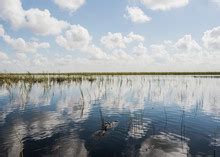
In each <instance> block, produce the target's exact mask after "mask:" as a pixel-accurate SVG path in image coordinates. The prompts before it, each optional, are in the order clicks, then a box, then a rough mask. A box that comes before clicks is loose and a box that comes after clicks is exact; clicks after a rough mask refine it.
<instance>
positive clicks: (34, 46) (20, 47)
mask: <svg viewBox="0 0 220 157" xmlns="http://www.w3.org/2000/svg"><path fill="white" fill-rule="evenodd" d="M0 37H2V38H3V40H4V41H5V42H6V43H7V44H8V45H10V46H11V47H12V48H13V49H14V50H15V51H16V52H20V53H24V52H36V51H37V50H38V49H41V48H49V47H50V44H49V43H47V42H42V43H39V42H35V41H31V42H26V41H25V40H24V39H23V38H17V39H14V38H12V37H10V36H9V35H7V34H6V33H5V31H4V28H3V26H2V25H0Z"/></svg>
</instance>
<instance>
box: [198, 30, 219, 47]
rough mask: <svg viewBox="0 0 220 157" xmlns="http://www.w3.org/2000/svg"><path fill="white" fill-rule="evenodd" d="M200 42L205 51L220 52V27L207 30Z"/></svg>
mask: <svg viewBox="0 0 220 157" xmlns="http://www.w3.org/2000/svg"><path fill="white" fill-rule="evenodd" d="M202 41H203V44H204V47H205V48H206V49H208V50H212V51H220V26H219V27H215V28H213V29H210V30H207V31H206V32H205V33H204V35H203V37H202Z"/></svg>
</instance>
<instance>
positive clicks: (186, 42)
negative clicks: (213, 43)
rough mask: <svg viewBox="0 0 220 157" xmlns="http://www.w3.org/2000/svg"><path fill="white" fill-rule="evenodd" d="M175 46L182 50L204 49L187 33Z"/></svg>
mask: <svg viewBox="0 0 220 157" xmlns="http://www.w3.org/2000/svg"><path fill="white" fill-rule="evenodd" d="M174 46H175V48H177V49H178V50H180V51H182V52H185V51H188V52H189V51H199V50H201V49H202V48H201V47H200V46H199V44H198V43H197V42H196V41H195V40H193V39H192V36H191V35H185V36H184V37H183V38H181V39H179V40H178V41H177V42H176V43H175V45H174Z"/></svg>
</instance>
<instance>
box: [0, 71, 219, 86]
mask: <svg viewBox="0 0 220 157" xmlns="http://www.w3.org/2000/svg"><path fill="white" fill-rule="evenodd" d="M120 75H193V76H195V77H196V76H208V75H211V76H218V75H220V72H96V73H95V72H93V73H89V72H85V73H29V72H28V73H0V84H4V83H7V84H10V83H18V82H19V81H23V82H28V83H43V82H44V83H45V82H57V83H61V82H82V81H83V80H86V81H90V82H93V81H94V80H96V78H97V77H96V76H120Z"/></svg>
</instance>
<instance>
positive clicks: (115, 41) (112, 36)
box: [101, 32, 144, 49]
mask: <svg viewBox="0 0 220 157" xmlns="http://www.w3.org/2000/svg"><path fill="white" fill-rule="evenodd" d="M133 41H140V42H142V41H144V37H143V36H141V35H139V34H134V33H133V32H131V33H129V34H128V35H127V36H123V35H122V34H121V33H111V32H108V34H107V35H105V36H103V37H102V38H101V43H102V44H103V45H104V46H105V47H107V48H109V49H114V48H126V44H128V43H131V42H133Z"/></svg>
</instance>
